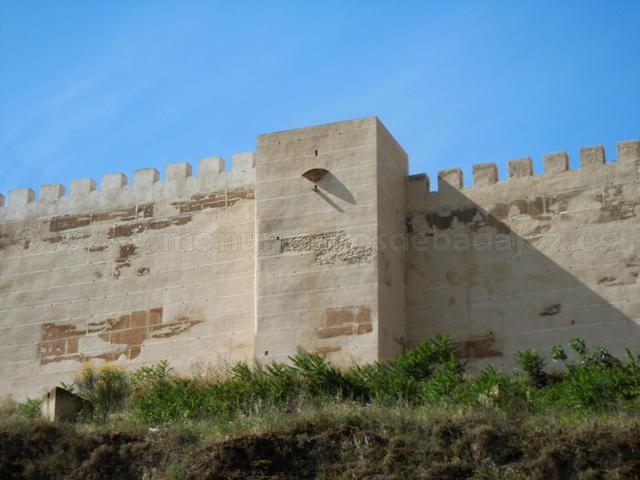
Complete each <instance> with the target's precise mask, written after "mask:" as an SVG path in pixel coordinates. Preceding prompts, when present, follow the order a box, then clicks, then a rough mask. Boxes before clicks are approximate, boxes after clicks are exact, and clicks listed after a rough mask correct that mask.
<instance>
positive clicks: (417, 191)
mask: <svg viewBox="0 0 640 480" xmlns="http://www.w3.org/2000/svg"><path fill="white" fill-rule="evenodd" d="M428 191H429V177H428V176H427V174H426V173H418V174H416V175H409V178H408V180H407V198H410V197H414V196H415V197H416V198H422V197H421V196H422V195H424V194H425V193H427V192H428Z"/></svg>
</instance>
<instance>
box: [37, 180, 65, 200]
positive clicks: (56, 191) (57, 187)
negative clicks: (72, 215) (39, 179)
mask: <svg viewBox="0 0 640 480" xmlns="http://www.w3.org/2000/svg"><path fill="white" fill-rule="evenodd" d="M63 195H64V185H62V184H60V183H50V184H47V185H40V197H39V201H40V202H55V201H56V200H58V199H59V198H60V197H62V196H63Z"/></svg>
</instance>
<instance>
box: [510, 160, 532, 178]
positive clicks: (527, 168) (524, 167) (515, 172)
mask: <svg viewBox="0 0 640 480" xmlns="http://www.w3.org/2000/svg"><path fill="white" fill-rule="evenodd" d="M507 172H508V175H509V178H513V177H530V176H531V175H533V162H532V160H531V157H524V158H514V159H512V160H509V163H508V169H507Z"/></svg>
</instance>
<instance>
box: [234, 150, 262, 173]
mask: <svg viewBox="0 0 640 480" xmlns="http://www.w3.org/2000/svg"><path fill="white" fill-rule="evenodd" d="M231 165H232V168H233V170H235V171H238V172H242V171H248V170H251V169H252V168H254V167H255V166H256V160H255V156H254V154H253V152H243V153H234V154H233V155H232V156H231Z"/></svg>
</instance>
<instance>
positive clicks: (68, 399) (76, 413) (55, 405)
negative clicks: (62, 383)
mask: <svg viewBox="0 0 640 480" xmlns="http://www.w3.org/2000/svg"><path fill="white" fill-rule="evenodd" d="M40 408H41V413H42V416H43V417H44V418H46V419H47V420H49V421H50V422H69V421H74V420H77V419H78V418H80V417H82V416H83V415H88V414H90V413H91V411H92V410H93V406H92V405H91V403H89V402H87V401H86V400H84V399H83V398H81V397H79V396H78V395H76V394H74V393H72V392H70V391H68V390H65V389H64V388H62V387H54V388H52V389H51V390H50V391H49V392H47V393H45V394H44V396H43V397H42V404H41V407H40Z"/></svg>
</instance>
